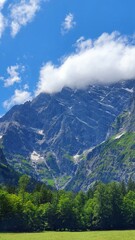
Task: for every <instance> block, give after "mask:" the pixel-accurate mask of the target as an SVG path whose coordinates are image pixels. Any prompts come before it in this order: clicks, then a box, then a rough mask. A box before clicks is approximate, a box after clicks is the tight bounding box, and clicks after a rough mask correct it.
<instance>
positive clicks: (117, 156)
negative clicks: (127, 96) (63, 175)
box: [67, 96, 135, 191]
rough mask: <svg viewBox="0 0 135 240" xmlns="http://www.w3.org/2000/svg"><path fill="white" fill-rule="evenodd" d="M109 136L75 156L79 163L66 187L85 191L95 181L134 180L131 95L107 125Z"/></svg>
mask: <svg viewBox="0 0 135 240" xmlns="http://www.w3.org/2000/svg"><path fill="white" fill-rule="evenodd" d="M110 135H111V136H110V138H109V139H108V140H106V141H105V142H103V143H101V144H99V145H98V146H96V147H94V148H93V149H90V150H89V151H88V152H86V153H85V152H84V153H83V154H82V155H80V156H79V159H80V162H81V163H80V165H79V167H78V170H77V172H76V175H75V176H74V177H73V178H72V180H71V182H70V183H69V184H68V186H67V189H70V190H71V189H72V190H74V191H78V190H80V189H82V190H84V191H87V190H88V189H89V187H90V186H91V184H93V183H94V182H96V181H99V180H100V181H102V182H104V183H108V182H110V181H117V182H120V181H124V182H127V181H128V180H129V179H130V177H131V178H132V179H133V180H135V96H133V99H132V102H131V105H130V106H129V107H128V109H127V110H124V111H123V113H121V114H120V115H119V116H118V117H117V118H116V120H115V121H114V123H113V124H112V126H111V128H110Z"/></svg>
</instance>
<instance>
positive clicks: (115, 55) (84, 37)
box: [0, 0, 135, 116]
mask: <svg viewBox="0 0 135 240" xmlns="http://www.w3.org/2000/svg"><path fill="white" fill-rule="evenodd" d="M134 11H135V1H134V0H79V1H78V0H74V1H73V0H72V1H71V0H12V1H10V0H0V116H2V115H3V114H4V113H5V112H7V111H8V110H9V109H10V108H11V107H12V106H13V105H15V104H21V103H24V102H25V101H27V100H31V99H32V98H33V97H35V96H36V95H38V94H40V93H41V92H47V93H55V92H59V91H61V90H62V88H63V87H71V88H73V89H75V88H78V89H82V88H86V87H87V86H88V85H89V84H107V83H112V82H118V81H122V80H126V79H129V80H130V79H135V14H134Z"/></svg>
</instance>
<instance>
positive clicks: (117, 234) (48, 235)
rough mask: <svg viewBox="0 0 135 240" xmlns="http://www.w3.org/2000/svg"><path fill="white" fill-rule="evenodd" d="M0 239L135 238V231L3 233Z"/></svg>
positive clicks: (106, 239) (87, 239)
mask: <svg viewBox="0 0 135 240" xmlns="http://www.w3.org/2000/svg"><path fill="white" fill-rule="evenodd" d="M0 240H135V231H101V232H99V231H97V232H44V233H22V234H21V233H18V234H16V233H10V234H9V233H2V234H0Z"/></svg>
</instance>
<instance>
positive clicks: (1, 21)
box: [0, 0, 7, 38]
mask: <svg viewBox="0 0 135 240" xmlns="http://www.w3.org/2000/svg"><path fill="white" fill-rule="evenodd" d="M5 3H6V0H0V38H1V37H2V35H3V33H4V30H5V28H6V26H7V20H6V18H5V17H4V15H3V14H2V9H3V7H4V5H5Z"/></svg>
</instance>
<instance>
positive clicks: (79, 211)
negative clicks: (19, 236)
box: [0, 175, 135, 232]
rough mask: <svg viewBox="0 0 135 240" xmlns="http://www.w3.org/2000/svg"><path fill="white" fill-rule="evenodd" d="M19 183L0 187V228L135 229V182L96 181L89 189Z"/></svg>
mask: <svg viewBox="0 0 135 240" xmlns="http://www.w3.org/2000/svg"><path fill="white" fill-rule="evenodd" d="M29 182H30V178H29V177H28V176H26V175H24V176H22V177H21V178H20V180H19V183H18V186H17V187H16V188H14V187H2V186H1V187H0V231H1V232H2V231H3V232H8V231H12V232H36V231H45V230H53V231H55V230H57V231H86V230H113V229H135V182H133V181H132V179H130V180H129V182H128V184H127V185H126V184H125V183H124V182H122V183H115V182H113V183H108V184H103V183H101V182H99V183H96V184H95V185H94V186H93V187H92V188H90V189H89V190H88V192H86V193H84V192H78V193H73V192H66V191H64V190H59V191H55V190H51V189H49V188H48V187H47V186H46V185H45V184H42V185H41V184H36V185H35V187H34V188H30V187H29Z"/></svg>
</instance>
